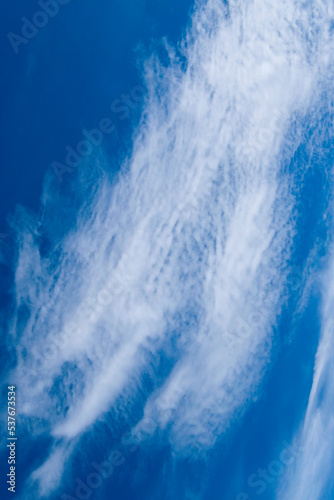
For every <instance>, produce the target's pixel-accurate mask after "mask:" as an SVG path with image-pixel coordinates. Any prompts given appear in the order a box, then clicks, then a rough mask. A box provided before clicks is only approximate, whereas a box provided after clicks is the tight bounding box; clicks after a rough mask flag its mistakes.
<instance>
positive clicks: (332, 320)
mask: <svg viewBox="0 0 334 500" xmlns="http://www.w3.org/2000/svg"><path fill="white" fill-rule="evenodd" d="M322 294H323V307H322V313H321V337H320V341H319V346H318V350H317V354H316V359H315V366H314V376H313V383H312V388H311V391H310V396H309V401H308V406H307V411H306V415H305V419H304V421H303V422H302V426H301V430H300V436H301V437H300V440H301V443H302V447H303V452H302V453H301V454H300V456H299V458H298V461H297V463H296V466H295V467H294V469H293V470H292V471H290V473H289V474H287V475H286V477H285V478H284V480H283V481H282V484H281V492H280V496H279V498H282V499H283V498H284V499H287V500H290V499H294V500H301V499H303V500H304V499H305V500H311V499H312V500H322V499H324V498H330V497H329V496H328V495H329V493H328V492H329V491H330V490H329V489H328V488H332V485H333V459H334V438H333V435H334V419H333V405H334V382H333V370H334V367H333V355H332V354H333V343H334V337H333V327H334V317H333V301H334V259H333V256H331V259H330V262H329V264H328V267H327V269H326V272H324V273H323V275H322Z"/></svg>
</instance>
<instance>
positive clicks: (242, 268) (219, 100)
mask: <svg viewBox="0 0 334 500" xmlns="http://www.w3.org/2000/svg"><path fill="white" fill-rule="evenodd" d="M316 7H317V9H316ZM329 19H330V13H329V12H328V8H327V7H326V6H324V4H323V3H322V2H315V3H314V4H313V5H309V6H307V5H304V4H302V3H301V2H299V1H295V2H287V1H283V2H280V3H279V4H277V5H272V2H269V1H265V0H255V1H254V2H252V3H251V4H249V3H246V2H240V3H239V4H234V5H231V6H230V11H228V9H227V7H224V6H223V5H222V4H221V3H220V2H217V1H216V0H209V1H208V2H205V3H204V2H203V3H201V2H199V3H197V4H196V8H195V11H194V14H193V17H192V25H191V27H190V28H189V31H188V34H187V36H186V38H185V39H184V41H183V43H182V45H181V47H180V48H179V49H178V50H174V48H173V47H170V46H168V45H166V46H165V49H164V50H165V52H166V58H167V59H168V63H166V64H162V63H161V62H160V61H159V60H158V58H157V57H155V56H152V58H151V59H150V60H149V61H147V63H146V64H145V69H144V74H145V86H146V87H147V89H148V95H147V98H146V103H145V106H144V110H143V117H142V120H141V122H140V124H139V126H138V129H137V130H136V132H135V134H134V141H133V149H132V151H131V153H129V156H128V158H127V159H126V160H125V161H124V165H123V169H122V171H121V173H120V175H119V177H118V179H117V180H114V181H113V182H110V181H109V178H108V175H107V174H106V173H107V172H108V170H109V168H110V165H109V164H108V158H107V157H105V156H104V155H103V153H100V154H99V155H98V156H97V157H96V164H97V167H96V170H95V171H94V175H95V177H94V179H93V180H92V179H89V183H88V184H87V185H88V186H89V188H88V189H87V191H86V195H87V198H86V200H85V203H84V204H83V205H82V206H81V208H80V209H78V213H77V216H76V223H75V225H74V226H73V228H72V229H71V230H70V231H69V232H68V233H67V234H66V236H64V237H63V238H62V240H61V241H55V242H52V245H53V249H54V251H53V252H49V253H48V254H46V256H45V255H44V253H45V252H44V253H43V252H42V250H41V248H40V244H39V240H40V238H41V231H42V229H41V228H42V227H43V221H40V222H38V223H34V224H33V223H31V224H30V225H29V226H28V229H24V228H20V227H19V229H18V240H19V253H18V259H17V267H16V280H15V294H16V296H15V299H16V314H15V316H14V318H13V322H12V331H14V329H15V328H17V330H18V332H19V333H18V334H17V335H18V337H17V339H16V342H17V343H18V346H19V347H18V349H17V355H18V363H17V367H16V369H15V378H16V380H17V381H18V383H19V384H20V388H21V393H22V399H23V404H22V406H21V410H22V413H23V415H24V416H25V417H26V418H32V417H34V416H38V420H37V423H36V428H35V432H36V433H38V432H41V431H43V432H48V433H50V435H51V436H53V437H54V438H60V439H65V441H67V442H71V441H72V440H75V439H76V438H77V437H78V436H80V435H81V434H82V433H84V432H86V431H87V430H89V429H90V427H91V426H92V425H93V424H94V423H95V422H96V420H97V419H101V418H103V414H104V412H106V411H107V410H108V409H109V408H110V407H113V408H114V412H115V414H116V415H117V414H122V416H123V417H124V414H125V416H126V415H127V414H129V415H130V413H131V407H132V406H131V404H132V402H133V401H134V399H135V394H136V391H137V389H138V387H141V386H142V382H141V377H142V375H143V374H144V373H150V374H151V375H152V376H153V377H155V375H156V374H159V373H160V372H159V363H158V361H157V359H158V353H161V352H164V353H165V356H166V358H168V360H169V370H168V373H167V374H165V375H164V377H163V380H161V382H160V383H159V384H158V385H157V386H156V388H155V389H154V390H151V391H149V392H146V393H145V403H144V410H143V415H142V418H141V419H139V420H138V421H137V424H136V425H135V427H134V429H133V433H134V434H135V435H138V434H140V433H141V430H142V428H143V426H145V423H146V421H147V420H149V421H150V422H152V421H153V422H155V425H156V427H157V428H160V429H168V436H169V440H170V442H171V443H172V445H173V447H174V449H175V450H176V451H178V452H179V453H187V452H188V450H190V449H192V450H194V449H195V450H198V451H201V450H203V449H205V448H207V447H210V446H212V445H213V444H214V442H215V440H216V439H217V437H218V436H219V435H221V434H222V433H223V432H224V431H225V430H226V429H227V428H228V427H229V426H230V425H231V423H232V422H233V420H234V419H235V417H236V416H237V415H238V414H240V412H242V411H243V409H244V408H245V406H246V405H247V403H248V401H249V400H251V398H252V397H253V394H254V392H255V391H256V390H257V388H258V386H259V383H260V381H261V377H262V375H263V373H264V370H265V368H266V364H267V363H268V360H269V359H270V351H271V343H272V335H273V327H274V326H275V324H276V318H277V315H278V314H279V312H280V304H281V302H282V301H283V299H284V286H285V279H286V275H287V262H288V259H289V254H290V248H291V245H292V241H293V237H294V219H295V207H294V198H293V196H292V194H291V184H292V183H293V176H291V175H289V174H288V173H287V172H286V171H285V170H284V166H285V165H286V164H287V162H289V160H290V157H291V154H292V152H291V149H290V150H288V151H287V150H286V149H284V148H283V145H284V141H285V139H286V136H287V134H288V133H289V132H291V133H292V132H293V131H296V130H297V132H300V131H301V130H302V124H303V120H304V119H305V117H306V116H308V115H310V114H311V115H312V113H316V108H315V106H316V105H317V103H318V101H319V99H321V92H322V91H323V89H324V82H325V81H326V79H327V78H328V74H329V69H328V68H329V67H330V64H331V62H332V41H331V38H330V32H329V23H328V21H329ZM313 25H314V27H313V28H312V30H310V26H313ZM180 53H181V55H182V58H181V59H182V63H181V59H180V57H179V56H180ZM184 61H186V66H184ZM264 131H265V142H263V141H262V144H265V147H264V148H258V147H257V148H256V147H254V148H252V145H253V144H254V138H255V139H257V138H259V137H262V138H263V133H264ZM293 140H294V141H295V146H296V147H297V146H298V143H299V141H301V140H302V135H301V134H299V135H298V133H297V134H295V135H294V136H293ZM250 149H252V154H250ZM80 177H84V173H83V168H81V169H80V173H79V180H78V187H77V188H78V190H80V189H82V184H80ZM50 183H51V186H50ZM48 186H49V187H48ZM51 193H52V181H49V184H48V183H46V191H45V193H44V195H43V203H44V212H45V213H48V211H50V209H49V206H50V205H51V206H52V207H53V208H54V209H57V206H58V204H61V203H62V202H61V201H57V200H54V199H53V197H52V194H51ZM23 220H24V222H25V223H26V221H27V218H25V217H23ZM48 237H49V238H50V239H51V240H52V238H55V236H54V235H53V234H52V228H51V230H49V235H48ZM22 325H23V326H22ZM13 335H14V333H13ZM231 335H232V336H235V337H237V338H239V339H241V340H242V341H240V342H236V343H235V344H234V346H233V349H232V350H231V349H230V348H229V346H228V345H227V338H230V337H231ZM55 341H56V342H58V345H57V349H56V348H55V347H53V349H56V350H55V354H54V355H50V356H49V358H48V361H47V362H46V363H41V364H38V363H37V360H39V359H45V358H46V355H47V354H46V353H47V350H48V349H52V345H54V344H55ZM102 346H103V347H102ZM159 377H160V379H161V374H159ZM120 395H122V399H123V404H122V408H118V407H117V405H118V401H119V397H120ZM24 398H26V403H24ZM124 400H125V401H126V402H127V405H124ZM152 429H154V426H152ZM66 446H67V445H66ZM55 453H56V455H52V454H51V456H50V458H49V460H51V461H52V470H53V472H54V477H58V476H59V477H60V474H59V475H58V476H57V471H55V470H54V469H55V464H57V463H59V460H58V459H57V456H58V455H57V453H59V451H58V450H56V452H55ZM50 463H51V462H50ZM47 464H48V462H46V464H44V465H43V466H42V467H48V465H47ZM37 474H38V473H37ZM35 476H36V474H35ZM54 477H53V479H52V482H49V481H48V479H47V476H46V475H44V474H39V478H40V485H41V491H43V492H45V491H47V488H48V487H49V488H54V487H55V479H54Z"/></svg>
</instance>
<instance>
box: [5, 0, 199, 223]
mask: <svg viewBox="0 0 334 500" xmlns="http://www.w3.org/2000/svg"><path fill="white" fill-rule="evenodd" d="M191 6H192V2H191V1H190V0H187V1H185V0H183V1H181V2H180V1H176V0H171V1H167V0H163V1H160V2H153V1H149V0H148V1H141V0H140V1H127V0H125V1H124V0H122V1H121V0H114V1H112V2H110V1H107V0H101V1H99V2H98V3H93V2H90V1H85V0H84V1H80V2H79V0H71V1H70V2H69V3H68V4H66V5H62V6H60V9H59V12H58V14H57V15H56V16H55V17H54V18H53V19H50V18H49V21H48V24H47V25H46V26H45V27H42V28H40V29H39V32H38V33H37V35H36V36H35V37H34V38H32V39H31V40H30V41H29V43H28V44H26V45H25V44H21V45H19V46H18V54H15V53H14V50H13V48H12V46H11V44H10V42H9V40H8V39H7V36H6V35H7V34H8V33H9V32H14V33H16V34H20V33H21V29H22V26H23V22H22V20H21V18H22V17H23V16H25V17H26V18H28V19H32V17H33V15H34V14H35V12H37V11H38V10H40V7H39V6H38V4H37V2H32V1H29V2H24V1H19V2H15V3H13V2H9V1H6V2H4V3H2V5H1V20H0V29H1V59H2V68H3V70H2V71H1V88H0V91H1V95H2V110H1V111H2V112H1V120H2V122H1V142H2V144H3V147H2V153H3V157H2V177H1V185H0V189H1V192H0V232H2V233H6V232H8V228H7V226H6V217H7V216H8V214H9V213H12V212H13V210H14V208H15V205H16V204H23V205H25V206H27V207H31V208H33V209H34V210H37V209H38V206H39V198H40V194H41V190H42V184H43V178H44V175H45V172H46V170H47V169H48V168H50V165H51V163H52V162H53V161H59V162H63V161H64V157H65V147H66V146H67V145H71V146H75V145H76V144H77V143H78V142H79V141H80V140H81V139H82V136H81V130H82V129H83V128H87V129H91V128H94V127H96V126H97V125H98V123H99V121H100V119H101V118H104V117H112V112H111V110H110V105H111V103H112V102H113V101H114V100H115V99H117V98H119V97H120V96H121V94H122V93H128V92H129V91H131V89H132V88H133V87H135V86H136V85H140V84H141V75H140V66H138V60H140V59H141V56H140V54H141V53H142V54H143V52H146V53H147V51H148V50H151V49H152V47H154V40H159V39H160V38H161V37H163V36H166V37H167V38H169V39H170V40H172V41H174V42H175V41H177V40H178V39H179V37H180V35H181V33H182V31H183V30H184V28H185V26H186V25H187V21H188V19H189V18H188V15H189V10H190V8H191ZM138 51H139V53H138ZM140 51H141V52H140ZM116 121H117V120H116ZM128 132H129V124H128V121H127V120H125V123H124V122H121V121H120V120H118V122H117V137H118V138H119V137H122V134H126V133H128ZM124 140H125V138H124Z"/></svg>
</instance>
